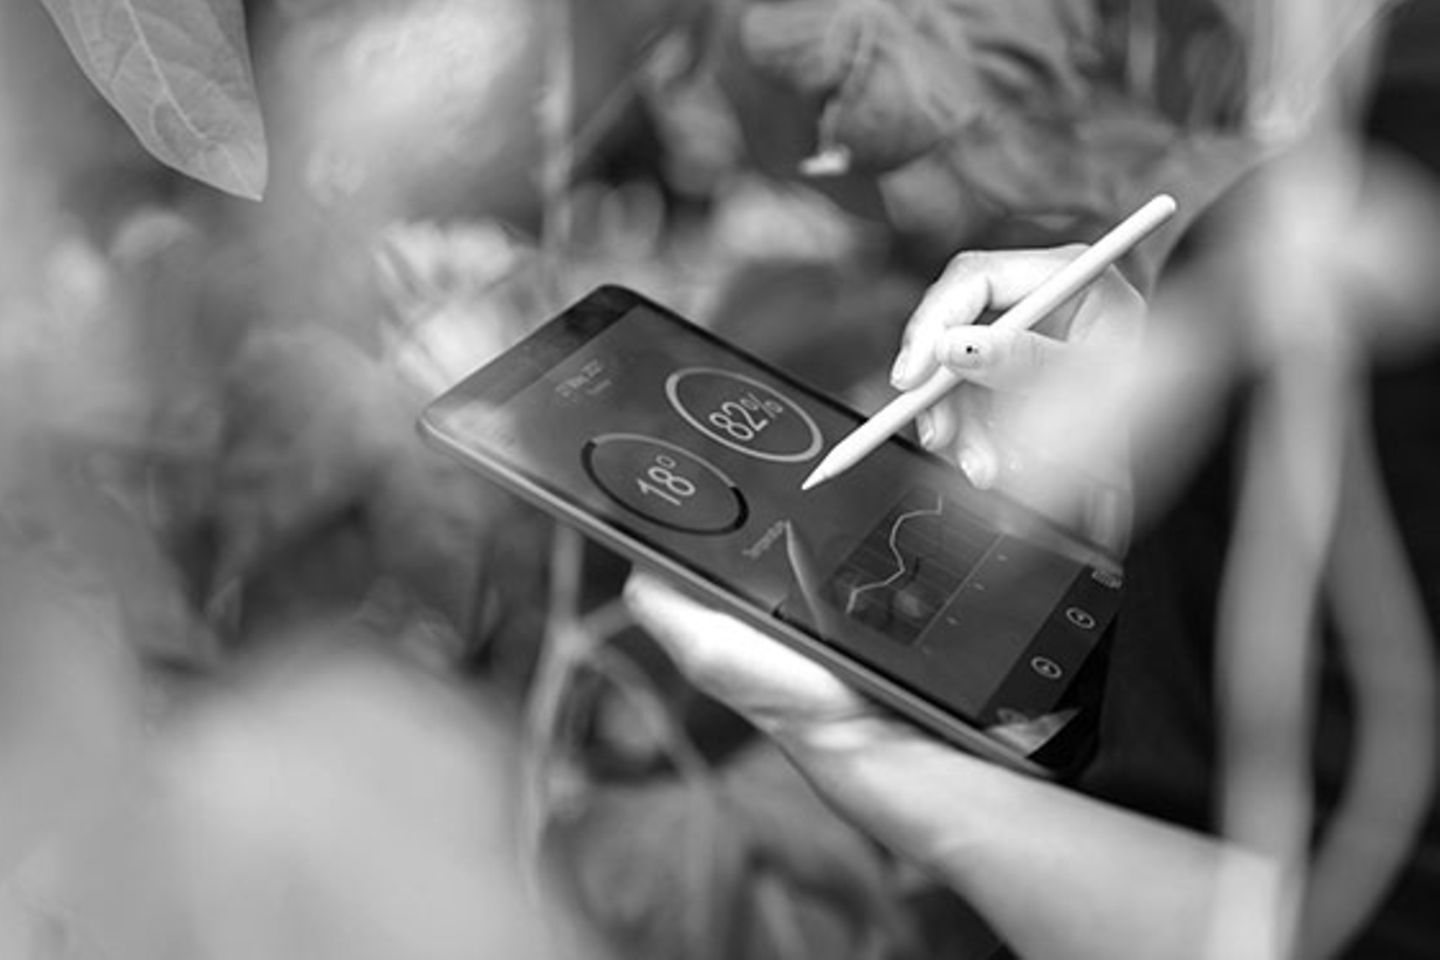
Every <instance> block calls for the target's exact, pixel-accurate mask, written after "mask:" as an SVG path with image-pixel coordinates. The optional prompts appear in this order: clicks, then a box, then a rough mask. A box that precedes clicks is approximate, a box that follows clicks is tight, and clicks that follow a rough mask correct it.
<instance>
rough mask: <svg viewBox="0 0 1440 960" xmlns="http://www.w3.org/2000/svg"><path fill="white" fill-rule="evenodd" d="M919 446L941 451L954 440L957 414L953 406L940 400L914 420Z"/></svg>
mask: <svg viewBox="0 0 1440 960" xmlns="http://www.w3.org/2000/svg"><path fill="white" fill-rule="evenodd" d="M916 428H917V429H918V431H919V434H920V445H921V446H922V447H924V448H925V449H926V450H932V451H934V450H943V449H945V448H946V447H948V446H950V444H951V443H952V442H953V441H954V440H955V434H956V432H957V431H958V429H959V414H958V413H957V412H956V409H955V406H954V404H952V403H950V402H948V401H945V400H942V401H941V402H939V403H937V404H935V406H933V407H931V408H930V409H929V410H925V411H922V412H921V414H920V416H918V417H917V418H916Z"/></svg>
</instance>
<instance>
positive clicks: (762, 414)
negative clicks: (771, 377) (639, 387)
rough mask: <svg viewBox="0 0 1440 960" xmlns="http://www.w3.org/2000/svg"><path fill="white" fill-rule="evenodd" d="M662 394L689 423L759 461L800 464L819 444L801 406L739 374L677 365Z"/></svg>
mask: <svg viewBox="0 0 1440 960" xmlns="http://www.w3.org/2000/svg"><path fill="white" fill-rule="evenodd" d="M665 394H666V396H668V397H669V398H670V403H671V404H672V405H673V406H674V407H675V411H676V412H677V413H679V414H680V416H682V417H684V418H685V421H686V422H687V423H689V424H690V426H692V427H694V428H695V429H696V430H699V431H700V432H701V433H703V434H705V436H707V437H709V438H710V439H711V440H714V441H715V442H716V443H719V444H722V445H724V446H727V447H729V448H730V449H731V450H738V451H739V452H741V453H744V454H747V455H749V456H752V457H756V458H758V459H760V460H771V461H774V462H777V463H800V462H802V461H805V460H809V459H810V458H812V457H814V456H815V455H816V454H817V453H819V452H820V448H821V446H823V444H824V441H823V440H822V439H821V436H820V428H819V427H818V426H816V425H815V421H814V420H813V419H812V418H811V417H810V414H808V413H806V412H805V410H804V408H802V407H801V406H800V405H799V404H798V403H796V402H795V401H794V400H791V399H790V398H789V397H787V396H786V395H785V394H783V393H781V392H780V391H778V390H776V389H774V388H773V387H769V386H766V385H765V384H763V383H761V382H760V381H759V380H755V379H753V378H751V377H747V376H745V375H744V374H741V373H734V372H732V371H730V370H717V369H714V368H711V367H687V368H686V369H684V370H676V371H675V372H674V373H672V374H670V376H669V378H668V379H667V380H666V381H665Z"/></svg>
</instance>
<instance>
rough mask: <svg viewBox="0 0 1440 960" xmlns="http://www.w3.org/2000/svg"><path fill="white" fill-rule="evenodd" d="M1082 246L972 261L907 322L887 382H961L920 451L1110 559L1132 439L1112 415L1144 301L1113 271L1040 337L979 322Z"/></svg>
mask: <svg viewBox="0 0 1440 960" xmlns="http://www.w3.org/2000/svg"><path fill="white" fill-rule="evenodd" d="M1080 249H1081V248H1079V247H1075V246H1071V247H1057V248H1051V249H1045V250H1013V251H1000V252H984V253H982V252H967V253H962V254H960V255H959V256H957V257H955V258H954V259H953V260H951V261H950V265H949V266H948V267H947V268H946V270H945V272H944V274H942V275H941V277H940V279H939V280H937V281H936V282H935V283H934V284H933V285H932V286H931V287H930V289H929V290H928V291H927V292H926V294H925V297H924V299H923V300H922V301H921V303H920V306H919V307H918V308H917V309H916V310H915V313H914V314H913V315H912V316H911V319H910V322H909V324H908V325H907V327H906V330H905V337H904V342H903V345H902V347H901V350H900V354H899V356H898V357H897V358H896V361H895V364H894V367H893V369H892V372H891V383H892V384H893V385H894V386H895V388H896V389H899V390H910V389H913V388H915V387H918V386H919V385H920V384H921V383H923V382H924V381H925V380H926V379H927V378H928V377H929V376H930V375H931V374H933V373H934V372H935V370H936V369H938V368H939V367H940V366H942V365H943V366H946V367H949V368H950V369H952V370H954V371H956V372H957V373H960V374H962V375H963V376H964V377H965V378H966V379H967V381H969V382H968V383H966V384H963V385H962V386H961V387H960V388H958V389H957V390H955V391H953V392H952V393H951V394H950V395H949V396H947V397H946V398H945V399H943V400H942V401H940V402H939V403H937V404H936V405H935V406H933V407H931V408H930V409H929V410H927V411H926V412H925V413H923V414H921V416H920V418H919V419H918V421H917V427H918V429H919V433H920V441H921V443H922V445H924V446H925V447H926V448H927V449H929V450H932V451H934V452H936V453H940V454H941V455H943V456H947V457H948V458H950V459H951V460H953V461H954V462H955V463H956V464H957V465H958V466H959V467H960V469H961V470H962V471H963V472H964V473H965V475H966V476H967V477H968V478H969V479H970V481H971V482H972V483H973V484H975V486H977V487H980V488H982V489H989V488H997V489H1000V490H1002V491H1004V492H1005V493H1007V494H1009V495H1011V496H1013V497H1015V498H1016V499H1019V500H1021V501H1024V502H1026V503H1028V504H1030V505H1031V506H1033V507H1036V508H1037V509H1039V510H1041V511H1042V512H1045V513H1047V514H1049V515H1051V516H1052V517H1054V518H1055V519H1057V520H1059V521H1061V522H1062V523H1065V524H1067V525H1069V526H1072V527H1074V528H1076V529H1078V530H1080V531H1081V532H1083V533H1085V534H1087V535H1088V536H1090V538H1091V539H1093V540H1095V541H1097V542H1099V543H1103V544H1105V545H1107V546H1109V547H1111V548H1114V549H1120V548H1121V547H1122V546H1123V544H1124V542H1125V540H1126V539H1127V536H1128V530H1129V511H1130V506H1129V499H1130V480H1129V471H1128V468H1127V460H1128V450H1127V443H1126V438H1127V435H1128V430H1127V429H1126V428H1125V425H1124V423H1123V421H1121V422H1117V416H1116V415H1117V413H1118V412H1123V411H1124V410H1126V409H1127V406H1128V404H1127V403H1126V401H1125V396H1126V391H1127V389H1128V385H1129V383H1130V381H1131V372H1132V371H1133V370H1134V369H1135V366H1136V357H1137V354H1138V352H1139V347H1140V336H1141V330H1142V325H1143V322H1144V317H1145V304H1144V301H1143V299H1142V298H1141V297H1140V294H1139V293H1138V292H1137V291H1136V290H1135V288H1134V287H1132V286H1130V285H1129V284H1128V283H1127V282H1126V281H1125V279H1124V278H1123V277H1122V276H1121V275H1120V273H1119V271H1118V270H1116V269H1115V268H1113V267H1112V268H1110V269H1109V270H1108V271H1106V272H1105V273H1104V274H1103V275H1102V276H1101V278H1100V279H1099V280H1098V281H1096V282H1095V283H1094V284H1092V285H1091V286H1090V287H1089V288H1088V289H1086V290H1085V291H1084V292H1083V293H1082V294H1081V295H1080V296H1079V297H1077V298H1076V299H1075V300H1073V301H1072V302H1071V303H1070V304H1068V305H1066V306H1065V307H1062V308H1061V309H1060V310H1058V311H1056V312H1055V313H1054V314H1052V315H1051V316H1049V317H1047V318H1046V319H1045V320H1043V321H1041V323H1040V324H1039V325H1037V328H1036V329H1033V330H1000V329H996V328H994V327H991V326H988V325H982V324H979V323H977V321H978V320H979V319H980V318H981V317H983V316H984V315H985V314H986V312H987V311H1002V310H1005V309H1008V308H1009V307H1012V306H1014V305H1015V304H1016V303H1017V302H1018V301H1020V300H1021V299H1022V298H1023V297H1024V296H1025V295H1026V294H1028V293H1030V291H1032V290H1033V289H1035V288H1036V287H1038V286H1039V285H1040V284H1041V283H1043V282H1044V281H1045V280H1046V279H1048V278H1049V277H1050V276H1051V275H1052V274H1054V273H1055V272H1056V271H1057V270H1059V269H1060V268H1061V267H1062V266H1064V265H1065V264H1066V263H1068V262H1069V261H1070V260H1072V259H1073V258H1074V257H1075V256H1076V255H1077V254H1078V253H1079V252H1080Z"/></svg>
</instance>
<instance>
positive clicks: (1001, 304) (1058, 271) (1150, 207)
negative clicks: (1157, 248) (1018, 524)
mask: <svg viewBox="0 0 1440 960" xmlns="http://www.w3.org/2000/svg"><path fill="white" fill-rule="evenodd" d="M1174 212H1175V201H1174V199H1173V198H1171V197H1169V196H1167V195H1164V194H1162V195H1160V196H1158V197H1155V198H1154V199H1153V200H1151V201H1150V202H1149V203H1147V204H1145V205H1144V206H1143V207H1141V208H1140V209H1139V210H1137V211H1135V213H1133V214H1131V215H1130V216H1129V217H1127V218H1126V219H1125V220H1123V221H1121V223H1120V224H1119V225H1117V226H1116V227H1115V228H1114V229H1113V230H1111V231H1110V232H1109V233H1107V234H1105V236H1103V237H1101V238H1100V239H1099V240H1097V241H1096V242H1095V243H1094V244H1092V245H1091V246H1089V247H1077V248H1064V249H1063V250H1062V251H1061V253H1060V256H1061V257H1062V258H1063V259H1062V260H1061V262H1059V263H1056V262H1055V253H1054V252H1053V251H1050V252H1046V253H1045V254H1044V255H1043V256H1044V257H1045V258H1046V260H1045V263H1044V264H1043V267H1048V271H1049V272H1048V273H1045V274H1044V275H1037V273H1036V272H1035V270H1034V269H1033V268H1034V267H1036V266H1042V264H1040V263H1038V262H1036V261H1035V260H1034V258H1032V259H1031V260H1030V261H1029V262H1026V261H1025V257H1024V254H1023V253H1022V254H1018V255H1017V254H1016V253H1014V252H1010V253H1006V254H1003V255H999V256H998V258H996V259H994V260H993V263H992V262H991V261H986V262H983V263H982V262H978V261H981V260H983V259H984V256H985V255H978V256H977V255H968V256H967V255H961V256H960V257H957V258H956V259H955V260H954V261H952V263H951V266H950V269H949V270H947V271H946V273H945V275H944V276H942V277H941V278H940V280H939V281H938V282H937V283H936V284H935V285H934V286H933V287H931V289H930V291H929V293H927V295H926V297H925V300H924V302H922V303H921V305H920V307H919V309H918V310H917V311H916V313H915V316H914V318H913V319H912V320H911V323H910V328H909V330H908V331H907V335H906V346H905V348H904V350H902V353H901V356H900V358H899V360H898V361H897V363H896V366H895V371H894V380H895V385H896V386H897V387H898V388H900V389H902V390H905V391H906V392H905V393H903V394H901V395H900V396H899V397H897V398H895V400H893V401H891V402H890V403H889V404H888V405H887V406H886V407H885V408H884V409H882V410H881V411H880V412H879V413H877V414H875V416H873V417H871V418H870V419H869V420H867V421H866V422H865V423H864V424H862V425H861V426H860V427H859V428H857V429H856V430H855V431H854V432H852V433H851V434H850V435H849V436H847V437H845V438H844V439H843V440H841V441H840V442H839V443H838V444H836V446H835V447H834V448H833V449H832V450H831V451H830V453H829V454H828V455H827V456H826V457H825V459H824V460H822V461H821V462H820V465H819V466H818V467H816V469H815V470H814V471H813V472H812V473H811V474H810V475H809V476H808V477H806V478H805V482H804V483H803V484H802V489H807V490H808V489H810V488H812V487H815V486H817V485H819V484H821V483H824V482H825V481H826V480H829V479H832V478H834V477H837V476H839V475H840V474H841V473H843V472H845V471H846V470H848V469H850V468H851V467H852V466H854V465H855V464H856V463H858V462H860V460H862V459H864V458H865V457H866V456H867V455H868V454H870V453H871V452H873V451H874V450H875V449H876V448H878V447H879V446H880V445H881V444H882V443H884V442H885V440H886V439H888V438H889V437H890V436H892V435H893V434H895V433H896V432H898V431H899V430H901V429H902V428H903V427H904V426H905V425H906V424H908V423H910V422H911V421H912V420H915V419H916V418H917V417H919V416H920V415H921V414H922V413H923V412H925V411H927V410H929V409H930V408H931V407H933V406H934V405H935V404H936V403H937V402H939V401H940V400H941V399H942V398H944V397H945V396H946V395H948V394H950V393H951V392H952V391H954V390H955V388H956V387H957V386H959V385H960V383H962V382H963V381H964V380H965V379H966V375H967V372H969V371H968V370H967V367H978V366H980V365H981V362H982V359H983V356H982V355H983V352H984V350H983V348H984V342H985V340H987V339H988V340H989V341H991V344H990V347H991V350H992V351H993V350H994V349H996V348H997V347H1003V348H1005V349H1009V350H1017V349H1019V350H1027V351H1031V352H1032V353H1034V355H1035V356H1034V358H1033V359H1037V360H1042V361H1043V358H1044V355H1045V353H1046V352H1047V351H1048V349H1049V348H1048V347H1047V346H1046V345H1044V344H1043V342H1041V340H1040V338H1039V337H1038V336H1035V337H1030V336H1024V335H1023V334H1024V333H1025V332H1026V331H1028V330H1029V329H1030V328H1031V327H1032V326H1034V325H1035V324H1036V323H1037V322H1039V321H1040V320H1042V319H1044V318H1045V317H1047V316H1049V315H1050V314H1052V313H1054V312H1055V311H1056V310H1057V309H1059V308H1060V307H1062V306H1064V305H1065V304H1066V303H1067V302H1068V301H1070V300H1071V299H1073V298H1074V297H1076V296H1077V295H1078V294H1080V293H1081V292H1082V291H1084V290H1086V288H1088V287H1090V286H1091V285H1092V284H1094V283H1096V282H1097V281H1098V280H1100V279H1101V278H1102V277H1105V276H1106V275H1107V273H1110V274H1114V268H1113V265H1114V264H1115V262H1116V261H1118V260H1119V259H1120V258H1121V257H1123V256H1124V255H1125V254H1126V253H1128V252H1129V251H1130V250H1131V249H1133V248H1134V247H1135V245H1136V244H1138V243H1139V242H1140V241H1141V240H1143V239H1144V238H1145V237H1147V236H1149V235H1150V234H1151V233H1152V232H1153V231H1154V230H1155V229H1156V228H1158V227H1159V226H1161V225H1162V224H1163V223H1165V221H1166V220H1168V219H1169V218H1170V217H1171V215H1173V214H1174ZM993 264H1001V265H1002V266H1000V267H999V268H992V267H993ZM987 308H988V309H1003V310H1004V311H1005V312H1004V313H1003V314H1001V316H1000V317H998V318H997V319H996V320H995V322H994V323H993V324H991V325H990V327H989V331H990V332H989V333H987V334H983V335H981V336H980V339H979V340H978V341H977V340H974V339H972V340H970V341H964V342H962V343H960V344H953V343H943V344H942V343H940V342H939V339H938V338H939V337H940V335H941V334H943V333H945V331H946V330H947V329H948V328H950V327H958V326H969V325H972V324H973V323H974V321H975V320H976V319H977V318H978V317H979V316H980V314H981V313H982V312H983V311H984V310H986V309H987ZM1079 319H1080V318H1079V314H1078V313H1077V315H1076V321H1077V322H1078V320H1079ZM978 329H979V328H972V330H978ZM1017 345H1018V346H1017ZM941 349H943V350H944V351H945V352H944V353H941V352H939V351H940V350H941ZM972 361H973V362H972Z"/></svg>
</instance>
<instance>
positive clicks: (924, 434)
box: [915, 410, 935, 450]
mask: <svg viewBox="0 0 1440 960" xmlns="http://www.w3.org/2000/svg"><path fill="white" fill-rule="evenodd" d="M915 426H916V428H917V429H918V430H919V431H920V446H922V447H924V448H925V449H926V450H929V449H930V443H931V441H932V440H934V439H935V424H933V423H931V421H930V411H928V410H926V411H925V412H923V413H921V414H920V416H918V417H916V418H915Z"/></svg>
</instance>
